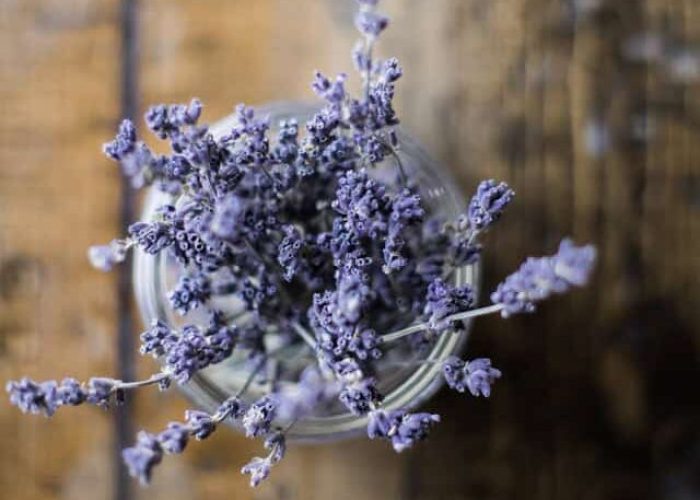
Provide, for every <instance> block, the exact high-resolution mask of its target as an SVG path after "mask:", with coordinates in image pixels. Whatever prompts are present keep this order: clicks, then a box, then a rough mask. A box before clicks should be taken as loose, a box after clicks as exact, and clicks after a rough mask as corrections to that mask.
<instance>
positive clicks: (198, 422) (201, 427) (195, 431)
mask: <svg viewBox="0 0 700 500" xmlns="http://www.w3.org/2000/svg"><path fill="white" fill-rule="evenodd" d="M185 420H186V421H187V426H188V427H189V429H190V432H191V433H192V435H193V436H194V437H195V438H196V439H198V440H200V441H201V440H202V439H206V438H208V437H209V436H210V435H211V433H212V432H214V431H215V430H216V423H214V421H213V420H212V418H211V415H209V414H208V413H206V412H203V411H199V410H187V411H186V412H185Z"/></svg>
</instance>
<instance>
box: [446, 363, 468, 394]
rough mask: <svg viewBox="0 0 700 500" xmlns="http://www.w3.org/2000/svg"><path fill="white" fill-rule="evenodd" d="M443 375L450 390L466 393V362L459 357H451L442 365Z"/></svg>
mask: <svg viewBox="0 0 700 500" xmlns="http://www.w3.org/2000/svg"><path fill="white" fill-rule="evenodd" d="M442 375H443V377H444V378H445V382H447V385H448V387H449V388H450V389H454V390H455V391H457V392H464V391H465V390H466V388H467V385H466V381H465V378H464V361H462V360H461V359H459V358H458V357H457V356H450V357H448V358H447V359H445V361H444V362H443V363H442Z"/></svg>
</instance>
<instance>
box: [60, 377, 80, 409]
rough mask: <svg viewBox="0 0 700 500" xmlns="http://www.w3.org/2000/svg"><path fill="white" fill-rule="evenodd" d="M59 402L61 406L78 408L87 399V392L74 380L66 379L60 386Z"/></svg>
mask: <svg viewBox="0 0 700 500" xmlns="http://www.w3.org/2000/svg"><path fill="white" fill-rule="evenodd" d="M57 396H58V401H59V403H60V404H61V405H70V406H78V405H80V404H82V403H84V402H85V400H86V399H87V392H85V390H84V389H83V386H82V384H81V383H80V382H79V381H77V380H76V379H74V378H64V379H63V380H62V381H61V384H60V385H59V386H58V395H57Z"/></svg>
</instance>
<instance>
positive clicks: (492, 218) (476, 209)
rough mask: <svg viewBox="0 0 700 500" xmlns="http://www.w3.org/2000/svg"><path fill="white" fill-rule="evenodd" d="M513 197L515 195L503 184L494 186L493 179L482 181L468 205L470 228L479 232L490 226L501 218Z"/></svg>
mask: <svg viewBox="0 0 700 500" xmlns="http://www.w3.org/2000/svg"><path fill="white" fill-rule="evenodd" d="M514 196H515V193H514V192H513V190H512V189H510V187H508V185H507V184H506V183H505V182H501V183H500V184H496V181H494V180H493V179H490V180H487V181H483V182H482V183H481V184H479V187H478V189H477V191H476V194H475V195H474V197H473V198H472V199H471V202H470V203H469V210H468V217H469V224H470V227H471V228H472V229H475V230H478V231H481V230H483V229H486V228H487V227H489V226H491V225H492V224H493V223H494V222H496V221H497V220H498V219H500V218H501V215H502V214H503V211H504V210H505V208H506V207H507V206H508V204H509V203H510V202H511V201H513V197H514Z"/></svg>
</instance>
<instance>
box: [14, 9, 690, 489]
mask: <svg viewBox="0 0 700 500" xmlns="http://www.w3.org/2000/svg"><path fill="white" fill-rule="evenodd" d="M122 1H128V0H122ZM134 5H135V7H136V8H137V11H136V13H137V15H138V20H139V24H138V36H137V38H136V42H137V49H138V53H137V55H138V60H137V62H138V71H137V73H136V74H133V75H131V76H132V77H137V81H138V85H139V87H138V100H139V104H140V105H141V106H143V105H145V104H148V103H155V102H177V101H184V100H188V99H189V98H190V97H191V96H193V95H196V96H199V97H200V98H201V99H202V100H203V101H204V103H205V105H206V111H205V118H206V119H208V120H215V119H217V118H219V117H221V116H223V115H224V114H227V113H229V112H230V110H231V109H232V106H233V105H234V104H235V103H237V102H240V101H245V102H247V103H251V104H256V103H264V102H267V101H271V100H279V99H308V98H310V97H311V92H310V90H309V88H308V82H309V81H310V77H311V75H312V70H313V69H315V68H319V69H322V70H323V71H325V72H328V73H334V72H337V71H342V70H348V69H349V68H350V62H349V57H348V53H349V51H350V48H351V46H352V42H353V40H354V38H355V34H354V31H353V28H352V25H351V17H352V11H353V9H354V2H353V1H351V0H328V1H320V0H294V1H290V0H255V1H244V0H147V1H142V2H141V3H140V4H136V3H134ZM121 7H122V5H121V4H120V1H119V0H0V42H1V45H0V47H1V48H0V106H1V107H0V380H2V381H3V383H4V381H6V380H7V379H10V378H17V377H19V376H21V375H23V374H29V375H31V376H33V377H36V378H54V377H56V376H61V375H63V374H70V375H72V376H76V377H78V378H87V377H89V376H90V375H92V374H95V373H100V374H113V373H115V371H116V369H117V368H116V366H115V363H116V355H115V345H116V343H117V339H116V336H117V328H116V325H117V298H116V292H115V290H116V286H117V285H116V283H117V281H116V277H115V276H114V275H103V274H100V273H98V272H97V271H93V270H92V269H91V268H90V267H89V266H88V264H87V261H86V258H85V249H86V247H87V246H88V245H89V244H91V243H94V242H103V241H107V240H108V239H109V238H110V237H111V236H112V235H113V234H116V233H117V232H118V231H119V224H120V211H119V200H120V184H119V182H120V181H119V177H118V175H117V171H116V168H115V167H114V166H113V165H111V164H110V163H108V162H107V161H106V160H105V159H103V157H102V155H101V153H100V145H101V144H102V143H103V142H104V141H105V140H107V139H108V138H110V136H111V135H112V134H113V132H114V128H115V125H116V123H117V120H118V119H119V117H120V114H121V112H122V109H121V108H120V100H121V95H122V83H121V82H122V76H123V75H122V74H121V72H122V71H123V64H122V63H123V56H122V54H121V52H120V44H121V42H122V40H121V37H122V36H123V34H122V33H123V28H124V26H123V19H122V18H121V17H120V9H121ZM384 7H385V10H386V11H387V12H388V13H389V14H390V15H391V17H392V20H393V26H392V28H391V29H390V30H389V32H388V35H387V37H386V39H385V41H384V43H383V44H382V46H381V52H382V53H383V54H384V55H391V54H396V55H397V56H399V58H400V60H401V61H402V64H403V66H404V68H405V74H406V76H405V78H404V79H403V80H402V82H401V84H400V89H399V95H398V101H399V108H400V111H401V116H402V117H403V122H404V125H405V126H406V127H407V128H408V129H409V130H410V131H411V132H412V133H413V134H414V135H416V136H417V137H418V138H420V139H421V140H422V141H423V142H424V144H425V145H426V146H427V147H428V148H429V150H431V151H432V152H433V153H434V154H435V155H436V156H437V157H438V158H439V159H440V160H442V161H443V162H445V163H446V164H448V165H450V166H451V168H452V169H453V171H454V172H455V175H456V177H457V178H458V179H459V182H460V183H461V184H462V185H463V187H464V188H465V190H472V189H473V188H474V187H475V185H476V183H477V181H478V180H479V179H481V178H483V177H487V176H488V177H495V178H499V179H503V180H505V181H508V182H509V183H511V184H512V185H513V186H514V188H515V189H516V191H517V192H518V199H517V203H516V204H515V205H514V207H513V209H512V211H511V212H510V213H509V214H508V216H507V217H506V218H505V220H504V221H503V223H502V224H501V225H500V227H498V229H497V230H496V231H494V232H493V233H492V234H490V235H489V237H488V243H489V244H490V250H491V251H490V252H489V253H488V254H487V260H486V272H485V276H486V283H485V285H484V291H488V290H489V289H490V288H491V287H492V286H493V285H494V284H495V283H497V282H498V280H499V279H500V278H502V277H503V276H504V275H505V274H506V273H507V272H508V271H509V270H511V269H512V268H513V267H514V266H515V265H516V264H517V263H518V262H519V261H520V260H521V259H522V258H523V257H524V256H526V255H528V254H539V253H546V252H550V251H552V250H553V249H554V247H555V245H556V243H557V241H558V239H559V238H560V236H561V235H572V236H574V237H575V238H576V240H577V241H579V242H583V241H593V242H594V243H596V244H597V245H598V247H599V250H600V257H601V258H600V265H599V268H598V271H597V274H596V277H595V281H594V283H593V284H592V286H590V287H589V288H588V289H587V290H585V291H582V292H577V293H576V294H574V295H572V296H567V297H565V298H561V299H558V300H555V301H552V302H551V303H548V304H547V305H545V306H544V307H542V310H541V312H540V314H538V315H535V316H531V317H522V318H514V319H512V320H509V321H508V322H501V321H498V320H494V319H486V320H483V321H479V322H478V323H477V324H476V328H475V330H474V334H473V337H472V339H471V341H470V344H469V348H468V349H469V352H470V355H472V356H476V355H483V354H489V355H490V356H491V357H492V358H493V359H494V362H495V363H497V366H499V367H501V368H502V369H503V370H504V372H505V375H504V379H503V380H502V381H500V382H499V383H498V385H497V387H496V390H495V393H494V395H493V397H492V398H491V399H490V400H488V401H485V400H476V399H473V398H465V397H460V396H459V395H457V394H450V393H447V392H443V393H441V394H440V395H439V396H438V397H437V398H436V400H435V401H434V404H433V407H434V408H435V409H436V410H438V411H440V412H441V413H442V414H443V417H444V418H443V420H444V422H443V423H442V424H441V425H440V426H439V428H438V429H437V431H436V432H435V434H434V436H433V438H432V439H431V440H429V441H428V442H426V443H424V444H422V445H421V446H419V447H417V448H416V449H415V450H413V451H410V452H407V453H405V454H402V455H400V456H397V455H395V454H394V453H393V452H391V451H390V450H389V449H387V447H386V446H384V445H383V443H378V442H376V443H375V442H367V441H364V440H360V441H353V442H348V443H341V444H336V445H331V446H304V447H293V448H292V449H291V451H290V453H289V455H288V458H287V459H285V462H283V464H282V465H281V466H279V467H278V468H277V469H276V470H275V471H274V472H273V477H272V478H271V480H270V481H269V482H268V483H267V484H265V485H264V486H262V487H261V488H260V489H258V490H250V489H249V488H248V486H247V482H246V479H245V478H244V477H242V476H241V475H240V474H239V472H238V469H239V467H240V465H241V464H242V463H243V462H244V461H245V460H247V459H248V457H249V456H251V454H253V453H255V452H257V451H258V444H257V443H254V442H251V441H249V440H246V439H243V438H242V437H240V436H237V435H235V434H234V433H232V432H228V431H224V432H220V433H219V435H217V436H215V437H213V438H212V440H210V441H209V442H207V443H201V444H195V445H193V446H191V448H190V449H189V450H188V452H187V453H186V454H185V455H184V456H182V457H170V458H168V459H167V460H166V463H165V464H164V465H163V466H161V467H160V469H159V470H158V471H157V473H156V478H155V481H154V484H153V485H152V486H151V488H150V489H148V490H142V489H139V488H138V487H137V486H136V485H134V488H133V492H132V493H131V494H128V493H126V496H125V497H124V498H144V499H145V498H149V499H168V500H179V499H199V498H202V499H204V498H206V499H213V498H240V499H245V498H261V499H267V498H269V499H272V498H279V499H319V500H321V499H323V500H325V499H328V498H334V499H336V500H341V499H394V498H397V499H398V498H400V499H461V498H464V499H511V498H513V499H567V500H573V499H596V500H597V499H635V500H636V499H652V498H664V499H671V500H685V499H691V498H700V391H699V390H698V382H700V376H699V375H700V363H699V358H700V328H699V327H698V324H700V323H699V322H700V3H698V2H697V0H430V1H420V0H387V1H386V2H385V6H384ZM140 109H141V110H142V109H143V107H141V108H140ZM139 363H140V364H139V366H138V371H139V372H140V373H141V374H147V373H149V371H150V370H151V368H152V366H151V365H150V363H149V361H147V360H145V361H139ZM184 408H186V402H185V401H184V400H183V398H182V397H180V396H179V395H178V394H177V393H176V392H173V393H168V394H157V393H156V392H155V391H143V392H141V393H140V394H139V395H138V396H137V399H136V400H135V415H136V416H135V423H134V425H135V426H136V427H139V428H147V429H149V430H155V429H158V428H160V427H162V426H163V425H164V424H165V422H167V421H168V420H171V419H173V418H178V417H180V416H181V412H182V411H183V410H184ZM113 439H114V432H113V423H112V420H111V417H110V416H109V414H107V413H101V412H99V411H97V410H96V409H94V408H79V409H76V410H74V411H64V412H59V414H57V415H56V416H55V417H54V419H52V420H51V421H48V420H45V419H43V418H40V417H25V416H22V415H20V414H19V412H18V411H17V410H16V409H15V408H11V407H9V405H8V404H7V401H6V399H5V398H4V397H3V398H2V399H0V443H1V446H0V497H1V498H8V499H10V498H12V499H14V500H27V499H91V500H92V499H94V500H101V499H109V498H114V492H115V491H117V488H116V484H115V480H114V477H115V476H114V474H113V462H114V456H113V451H112V449H113V445H112V442H113ZM121 491H122V495H124V494H125V493H124V490H123V489H122V490H121Z"/></svg>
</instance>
